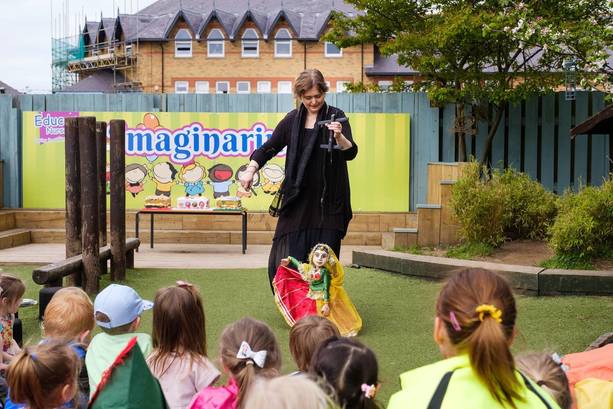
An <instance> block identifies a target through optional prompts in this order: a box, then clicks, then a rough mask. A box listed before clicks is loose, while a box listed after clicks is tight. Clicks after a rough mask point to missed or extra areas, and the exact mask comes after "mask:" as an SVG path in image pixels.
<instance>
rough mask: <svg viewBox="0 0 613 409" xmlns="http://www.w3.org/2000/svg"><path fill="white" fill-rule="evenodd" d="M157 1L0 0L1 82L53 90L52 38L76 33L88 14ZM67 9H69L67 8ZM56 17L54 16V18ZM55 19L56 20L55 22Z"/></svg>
mask: <svg viewBox="0 0 613 409" xmlns="http://www.w3.org/2000/svg"><path fill="white" fill-rule="evenodd" d="M154 2H155V0H0V81H3V82H5V83H7V84H8V85H10V86H11V87H13V88H16V89H18V90H20V91H24V92H26V91H27V92H30V93H48V92H51V38H52V32H53V37H63V36H65V35H70V36H72V35H76V33H77V31H78V27H77V26H78V25H79V24H81V25H82V24H83V22H84V21H85V17H87V20H89V21H100V13H102V15H103V16H104V17H114V16H115V15H116V14H117V8H119V11H120V13H122V14H123V13H136V11H137V10H138V9H142V8H144V7H146V6H148V5H149V4H151V3H154ZM66 9H67V10H66ZM52 17H53V18H52ZM52 21H53V23H52Z"/></svg>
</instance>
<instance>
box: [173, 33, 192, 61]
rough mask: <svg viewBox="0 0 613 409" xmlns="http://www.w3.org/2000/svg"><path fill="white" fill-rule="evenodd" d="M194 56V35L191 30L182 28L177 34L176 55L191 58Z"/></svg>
mask: <svg viewBox="0 0 613 409" xmlns="http://www.w3.org/2000/svg"><path fill="white" fill-rule="evenodd" d="M191 56H192V35H191V33H190V32H189V30H187V29H185V28H182V29H180V30H179V31H177V35H176V36H175V57H177V58H189V57H191Z"/></svg>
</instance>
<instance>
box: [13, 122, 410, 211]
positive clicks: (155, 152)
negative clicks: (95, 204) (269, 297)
mask: <svg viewBox="0 0 613 409" xmlns="http://www.w3.org/2000/svg"><path fill="white" fill-rule="evenodd" d="M78 115H81V116H95V117H96V119H97V120H98V121H105V122H107V123H108V122H109V121H110V120H112V119H123V120H125V121H126V125H127V128H128V129H127V130H126V206H127V207H128V208H129V209H139V208H142V207H144V200H145V198H146V197H148V196H152V195H165V196H170V197H171V202H172V206H173V207H174V206H177V200H178V199H179V198H184V197H187V196H189V197H204V198H206V199H208V200H209V203H210V205H211V206H212V207H214V206H215V200H216V199H217V198H219V197H222V196H238V197H240V199H241V201H242V204H243V206H244V207H246V208H247V209H248V210H250V211H267V210H268V206H269V205H270V202H271V200H272V197H273V196H274V194H275V193H276V192H277V190H278V189H279V187H280V186H281V182H282V181H283V177H284V175H285V173H284V164H285V152H281V153H280V154H279V155H277V156H276V157H275V158H273V159H272V160H271V161H269V162H268V163H267V164H266V165H265V166H264V167H263V168H262V169H260V171H259V172H258V173H257V175H256V176H257V177H256V179H257V180H255V181H254V186H253V191H252V192H246V191H244V190H243V189H242V187H241V186H240V183H238V178H239V176H240V174H241V172H242V171H244V169H245V168H246V165H247V164H248V162H249V156H250V155H251V153H252V152H253V150H255V149H257V148H258V147H259V146H261V145H262V144H263V143H264V142H266V141H267V140H268V139H269V138H270V136H271V135H272V132H273V129H274V128H275V126H276V125H277V123H278V122H279V121H280V120H281V119H282V118H283V117H284V116H285V114H284V113H197V112H158V113H150V112H147V113H144V112H24V113H23V206H24V207H25V208H63V207H64V204H65V192H66V189H65V176H64V133H63V126H64V119H63V118H64V117H69V116H78ZM348 117H349V120H350V122H351V128H352V130H353V137H354V139H355V141H356V143H357V145H358V148H359V153H358V156H357V158H356V159H355V160H353V161H351V162H349V177H350V182H351V202H352V206H353V209H354V211H356V212H383V211H389V212H406V211H408V209H409V158H410V154H409V146H410V139H409V115H408V114H368V113H352V114H348ZM60 123H61V125H60ZM107 163H108V159H107ZM108 177H109V175H108V165H107V180H108Z"/></svg>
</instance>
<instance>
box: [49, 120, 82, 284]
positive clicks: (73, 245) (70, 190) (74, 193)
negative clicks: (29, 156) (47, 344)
mask: <svg viewBox="0 0 613 409" xmlns="http://www.w3.org/2000/svg"><path fill="white" fill-rule="evenodd" d="M64 135H65V138H64V154H65V161H64V162H65V173H66V258H70V257H73V256H76V255H78V254H81V178H80V174H81V169H80V165H79V127H78V123H77V118H66V122H65V125H64ZM60 280H61V278H60ZM53 284H56V285H58V286H61V285H62V284H61V281H60V282H55V283H53ZM66 285H68V286H77V287H80V286H81V285H82V278H81V271H80V270H75V271H74V274H72V275H71V276H70V277H68V279H67V280H66Z"/></svg>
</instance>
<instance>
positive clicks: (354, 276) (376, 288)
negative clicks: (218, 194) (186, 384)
mask: <svg viewBox="0 0 613 409" xmlns="http://www.w3.org/2000/svg"><path fill="white" fill-rule="evenodd" d="M3 269H4V271H5V272H10V273H13V274H15V275H17V276H19V277H21V278H22V279H24V280H25V282H26V285H27V291H26V295H25V297H27V298H38V289H39V286H38V285H36V284H34V283H33V282H32V279H31V272H32V267H31V266H29V267H21V266H20V267H13V266H5V267H4V268H3ZM346 273H347V274H346V280H345V288H346V289H347V291H348V293H349V296H350V297H351V299H352V300H353V302H354V303H355V304H356V306H357V308H358V310H359V311H360V314H361V316H362V319H363V322H364V328H363V330H362V332H361V333H360V335H359V339H360V340H361V341H362V342H364V343H365V344H367V345H368V346H370V347H371V348H372V349H373V350H374V351H375V353H376V354H377V357H378V360H379V368H380V379H381V382H382V389H381V392H380V394H379V399H378V400H379V401H380V402H381V403H382V404H383V406H385V405H386V404H387V401H388V399H389V396H390V395H391V394H392V393H394V392H395V391H397V390H398V389H399V383H398V375H399V374H401V373H402V372H404V371H407V370H409V369H412V368H415V367H418V366H421V365H424V364H428V363H431V362H434V361H436V360H438V359H440V355H439V353H438V349H437V347H436V345H435V344H434V341H433V340H432V326H433V321H434V318H433V317H434V303H435V300H436V294H437V292H438V290H439V288H440V283H437V282H432V281H426V280H421V279H415V278H411V277H406V276H402V275H395V274H391V273H386V272H383V271H378V270H372V269H365V268H362V269H351V268H348V269H347V270H346ZM127 277H128V278H127V281H126V284H127V285H130V286H132V287H134V288H135V289H136V290H137V291H138V292H139V294H140V295H141V296H142V297H143V298H146V299H150V300H153V298H154V296H155V292H156V290H157V289H158V288H160V287H164V286H168V285H173V283H174V282H175V281H176V280H179V279H182V280H188V281H190V282H192V283H194V284H196V285H197V286H198V287H199V288H200V291H201V293H202V296H203V299H204V304H205V313H206V319H207V342H208V349H209V355H210V356H211V357H213V358H216V357H217V356H218V346H217V340H218V338H219V335H220V333H221V331H222V329H223V327H224V326H225V325H226V324H228V323H230V322H232V321H234V320H237V319H239V318H241V317H243V316H246V315H248V316H252V317H254V318H257V319H260V320H262V321H265V322H267V323H268V324H269V325H270V326H271V327H272V329H273V330H274V332H275V333H276V334H277V337H278V340H279V344H280V346H281V349H282V351H283V372H284V373H287V372H291V371H293V370H294V369H295V366H294V364H293V362H292V360H291V356H290V354H289V347H288V332H289V328H288V327H287V325H286V323H285V321H284V320H283V318H282V317H281V315H280V314H279V312H278V311H277V309H276V307H275V304H274V302H273V299H272V295H271V292H270V287H269V285H268V278H267V274H266V271H265V270H264V269H253V270H184V271H182V270H166V269H136V270H130V271H128V274H127ZM108 283H109V277H108V276H105V277H104V278H103V280H102V283H101V286H105V285H107V284H108ZM517 300H518V325H517V327H518V331H519V332H518V337H517V339H516V341H515V344H514V350H515V351H516V352H517V351H523V350H542V349H547V350H550V351H556V352H559V353H561V354H566V353H569V352H576V351H582V350H584V349H585V347H586V346H587V345H588V344H589V343H590V342H592V341H593V340H594V339H596V338H597V337H598V336H599V335H601V334H603V333H605V332H608V331H611V328H612V324H613V319H612V318H611V317H613V298H611V297H587V296H586V297H576V296H572V297H571V296H568V297H540V298H536V297H528V296H517ZM37 314H38V310H37V308H34V307H32V308H24V309H22V310H21V311H20V317H21V318H22V320H23V323H24V340H28V339H29V340H30V342H35V341H36V340H38V339H39V338H40V330H39V328H38V322H37V320H36V317H37ZM142 318H143V320H142V326H141V329H140V330H141V331H142V332H149V333H150V332H151V318H152V314H151V312H145V313H144V314H143V317H142Z"/></svg>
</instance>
